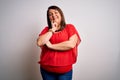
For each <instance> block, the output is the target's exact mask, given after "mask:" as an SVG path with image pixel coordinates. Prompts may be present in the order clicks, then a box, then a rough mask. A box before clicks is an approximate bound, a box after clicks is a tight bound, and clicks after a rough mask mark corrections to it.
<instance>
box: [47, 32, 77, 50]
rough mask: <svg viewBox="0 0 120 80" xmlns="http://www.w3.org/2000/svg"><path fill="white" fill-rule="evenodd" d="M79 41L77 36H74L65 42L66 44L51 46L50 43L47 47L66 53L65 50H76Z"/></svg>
mask: <svg viewBox="0 0 120 80" xmlns="http://www.w3.org/2000/svg"><path fill="white" fill-rule="evenodd" d="M77 41H78V37H77V35H76V34H74V35H73V36H71V37H70V39H69V40H68V41H64V42H61V43H57V44H51V43H50V42H49V41H48V42H47V43H46V45H47V46H48V48H50V49H53V50H60V51H65V50H69V49H72V48H74V47H75V46H76V43H77Z"/></svg>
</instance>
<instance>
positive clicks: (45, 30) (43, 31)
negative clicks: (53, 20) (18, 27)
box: [39, 27, 48, 36]
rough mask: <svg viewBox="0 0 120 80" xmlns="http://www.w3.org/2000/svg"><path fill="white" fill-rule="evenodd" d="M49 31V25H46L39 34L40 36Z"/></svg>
mask: <svg viewBox="0 0 120 80" xmlns="http://www.w3.org/2000/svg"><path fill="white" fill-rule="evenodd" d="M47 31H48V27H45V28H44V29H43V30H42V31H41V33H40V34H39V36H40V35H42V34H45V33H46V32H47Z"/></svg>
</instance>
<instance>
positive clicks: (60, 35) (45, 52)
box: [39, 24, 81, 72]
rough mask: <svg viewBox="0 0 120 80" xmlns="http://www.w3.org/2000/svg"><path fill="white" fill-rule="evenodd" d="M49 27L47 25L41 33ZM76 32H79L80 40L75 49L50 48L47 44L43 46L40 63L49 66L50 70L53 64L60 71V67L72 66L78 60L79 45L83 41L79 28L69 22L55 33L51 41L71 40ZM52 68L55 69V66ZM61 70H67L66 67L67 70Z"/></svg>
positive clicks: (53, 42)
mask: <svg viewBox="0 0 120 80" xmlns="http://www.w3.org/2000/svg"><path fill="white" fill-rule="evenodd" d="M48 29H49V28H48V27H45V28H44V29H43V31H42V32H41V33H40V35H42V34H45V33H46V32H48ZM74 34H77V36H78V42H77V44H76V46H75V47H74V48H73V49H70V50H66V51H58V50H52V49H49V48H48V47H47V46H43V47H41V49H42V52H41V56H40V61H39V63H40V64H41V65H42V67H43V66H44V68H45V67H46V68H47V66H48V68H49V71H50V68H51V67H50V66H52V67H54V68H56V69H55V70H58V72H59V70H60V68H62V67H65V66H66V67H68V68H72V67H71V66H72V64H74V63H75V62H76V60H77V46H78V44H79V43H80V41H81V39H80V36H79V34H78V32H77V30H76V29H75V27H74V26H73V25H72V24H67V25H66V27H65V28H64V29H63V30H62V31H59V32H56V33H54V34H53V35H52V37H51V39H50V42H51V43H52V44H56V43H60V42H63V41H67V40H69V38H70V37H71V36H72V35H74ZM51 69H52V71H53V68H51ZM46 70H48V69H46ZM61 70H62V71H63V72H66V69H65V71H64V69H61Z"/></svg>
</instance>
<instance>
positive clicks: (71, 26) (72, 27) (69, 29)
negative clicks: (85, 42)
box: [67, 24, 81, 45]
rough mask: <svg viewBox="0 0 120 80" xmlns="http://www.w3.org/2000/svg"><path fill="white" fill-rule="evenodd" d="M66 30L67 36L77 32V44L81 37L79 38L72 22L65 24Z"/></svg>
mask: <svg viewBox="0 0 120 80" xmlns="http://www.w3.org/2000/svg"><path fill="white" fill-rule="evenodd" d="M67 32H68V36H69V38H70V37H71V36H72V35H74V34H77V37H78V42H77V45H78V44H79V43H80V41H81V39H80V36H79V34H78V31H77V30H76V28H75V26H74V25H72V24H68V25H67Z"/></svg>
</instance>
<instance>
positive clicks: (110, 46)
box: [0, 0, 120, 80]
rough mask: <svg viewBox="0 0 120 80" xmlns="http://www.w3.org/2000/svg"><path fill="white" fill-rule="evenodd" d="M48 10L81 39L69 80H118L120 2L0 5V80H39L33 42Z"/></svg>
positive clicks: (12, 1) (22, 0) (42, 0)
mask: <svg viewBox="0 0 120 80" xmlns="http://www.w3.org/2000/svg"><path fill="white" fill-rule="evenodd" d="M51 5H57V6H59V7H60V8H61V9H62V10H63V13H64V15H65V19H66V22H67V23H71V24H73V25H75V27H76V29H77V30H78V32H79V34H80V36H81V39H82V42H81V44H80V45H79V54H78V61H77V63H76V64H75V65H74V68H73V69H74V72H73V80H120V0H0V80H42V78H41V74H40V71H39V64H38V63H37V62H38V60H39V55H40V51H41V50H40V48H39V47H37V46H36V39H37V37H38V34H39V33H40V31H41V30H42V29H43V28H44V27H45V26H47V19H46V11H47V8H48V7H49V6H51Z"/></svg>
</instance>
